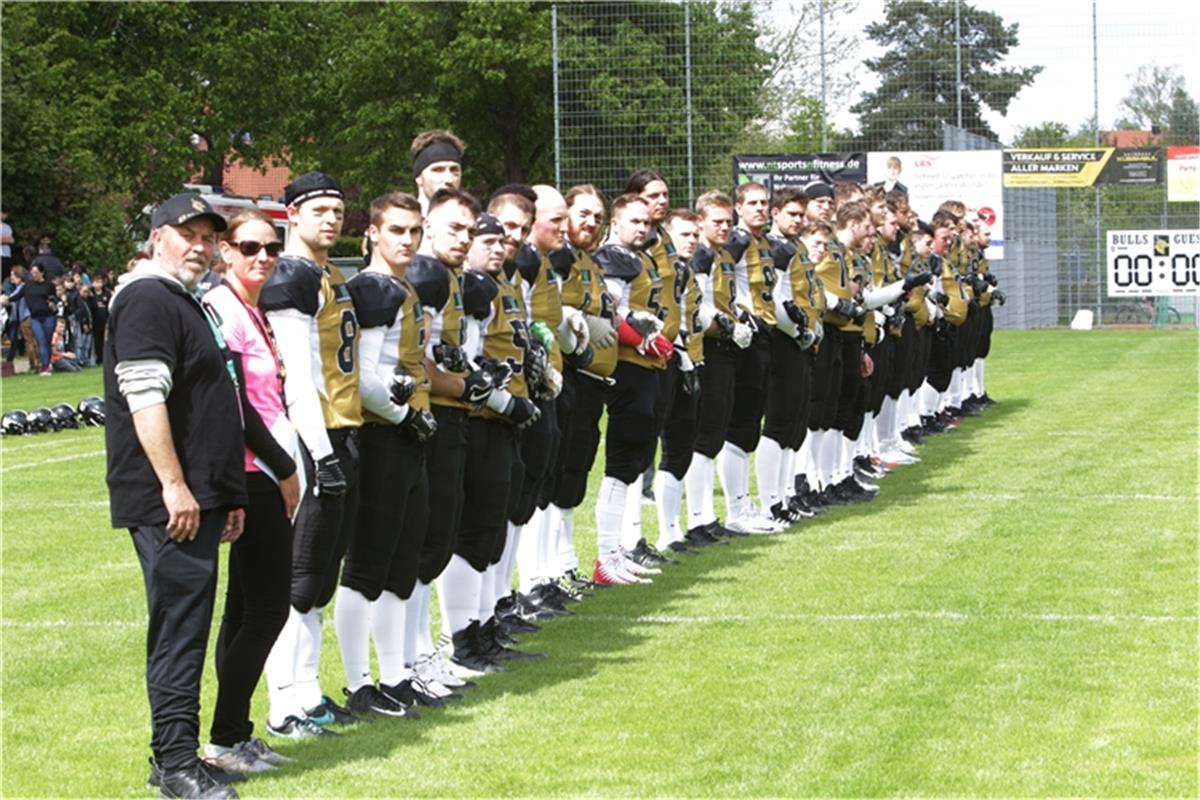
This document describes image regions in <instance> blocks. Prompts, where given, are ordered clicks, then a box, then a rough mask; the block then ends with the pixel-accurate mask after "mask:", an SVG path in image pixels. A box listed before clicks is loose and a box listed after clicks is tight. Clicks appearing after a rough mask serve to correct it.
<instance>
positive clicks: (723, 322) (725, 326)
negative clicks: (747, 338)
mask: <svg viewBox="0 0 1200 800" xmlns="http://www.w3.org/2000/svg"><path fill="white" fill-rule="evenodd" d="M713 322H715V323H717V333H719V334H720V335H721V338H722V339H732V338H733V328H734V326H735V325H737V321H736V320H734V319H733V318H732V317H730V316H727V315H725V314H721V313H717V314H715V315H713Z"/></svg>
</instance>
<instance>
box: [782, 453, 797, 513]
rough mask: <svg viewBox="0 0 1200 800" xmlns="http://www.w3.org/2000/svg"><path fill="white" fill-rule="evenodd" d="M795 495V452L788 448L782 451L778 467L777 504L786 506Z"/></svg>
mask: <svg viewBox="0 0 1200 800" xmlns="http://www.w3.org/2000/svg"><path fill="white" fill-rule="evenodd" d="M795 493H796V451H795V450H793V449H792V448H790V447H786V448H784V450H783V463H781V464H780V465H779V502H781V503H783V504H784V505H785V506H786V505H787V502H788V498H789V497H791V496H792V495H793V494H795Z"/></svg>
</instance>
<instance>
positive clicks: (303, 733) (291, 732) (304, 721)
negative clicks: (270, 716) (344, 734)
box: [267, 714, 341, 739]
mask: <svg viewBox="0 0 1200 800" xmlns="http://www.w3.org/2000/svg"><path fill="white" fill-rule="evenodd" d="M267 733H269V734H271V735H272V736H278V737H279V738H281V739H311V738H313V737H316V736H340V735H341V734H339V733H338V732H337V731H331V730H329V729H328V728H324V727H322V726H321V725H318V724H317V723H316V722H313V721H312V720H311V719H309V718H308V717H297V716H296V715H294V714H291V715H289V716H287V717H285V718H284V720H283V723H282V724H281V725H279V726H278V727H276V726H274V725H272V724H271V723H270V722H268V723H267Z"/></svg>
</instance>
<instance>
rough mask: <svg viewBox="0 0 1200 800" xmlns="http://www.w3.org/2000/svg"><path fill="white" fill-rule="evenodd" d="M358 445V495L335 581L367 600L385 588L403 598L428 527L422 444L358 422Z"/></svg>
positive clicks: (394, 428) (393, 429)
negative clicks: (355, 514) (355, 515)
mask: <svg viewBox="0 0 1200 800" xmlns="http://www.w3.org/2000/svg"><path fill="white" fill-rule="evenodd" d="M359 443H360V445H361V447H362V461H361V462H360V466H359V471H360V473H361V475H362V497H361V499H360V501H359V506H358V520H357V522H356V524H355V526H354V532H353V533H352V534H351V536H350V546H349V548H348V549H347V550H346V563H345V566H344V567H343V568H342V581H341V584H342V586H345V587H346V588H347V589H353V590H354V591H356V592H358V593H359V594H361V595H362V596H363V597H365V598H367V599H368V600H371V601H374V600H377V599H378V598H379V595H380V594H382V593H383V591H384V590H385V589H386V590H387V591H389V592H391V593H392V594H394V595H396V596H397V597H399V598H401V599H402V600H407V599H408V598H409V597H411V596H412V592H413V587H414V586H416V582H417V571H418V569H417V568H418V566H419V563H420V555H421V548H422V547H423V546H424V544H425V532H426V530H427V529H428V526H429V477H428V475H427V474H426V471H425V445H424V444H422V443H421V442H418V441H417V440H416V437H414V436H413V435H412V433H411V432H409V431H407V430H404V429H403V428H401V427H400V426H398V425H389V424H367V425H364V426H363V428H362V432H361V433H360V434H359Z"/></svg>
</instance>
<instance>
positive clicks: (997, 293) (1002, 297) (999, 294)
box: [992, 289, 1008, 305]
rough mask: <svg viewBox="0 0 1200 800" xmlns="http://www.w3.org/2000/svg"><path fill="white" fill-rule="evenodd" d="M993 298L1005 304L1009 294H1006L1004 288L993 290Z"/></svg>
mask: <svg viewBox="0 0 1200 800" xmlns="http://www.w3.org/2000/svg"><path fill="white" fill-rule="evenodd" d="M992 299H993V300H995V301H996V302H997V303H999V304H1000V305H1004V304H1005V303H1006V302H1007V301H1008V295H1006V294H1004V291H1003V290H1002V289H996V290H994V291H993V292H992Z"/></svg>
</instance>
